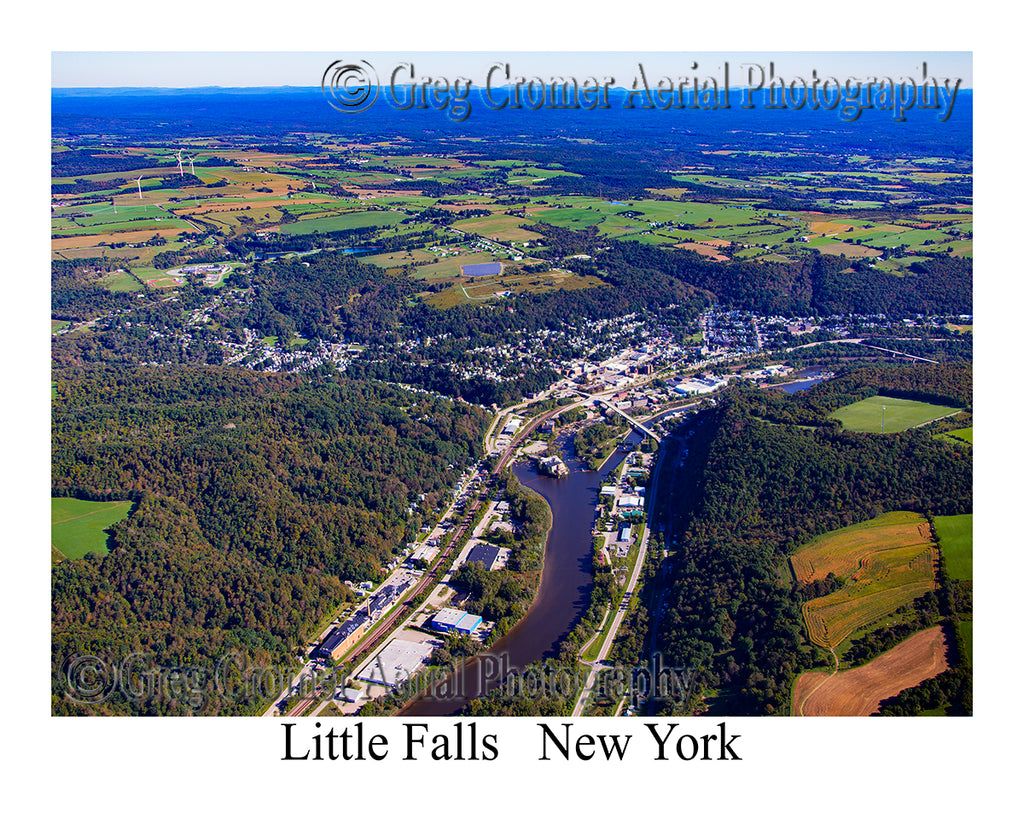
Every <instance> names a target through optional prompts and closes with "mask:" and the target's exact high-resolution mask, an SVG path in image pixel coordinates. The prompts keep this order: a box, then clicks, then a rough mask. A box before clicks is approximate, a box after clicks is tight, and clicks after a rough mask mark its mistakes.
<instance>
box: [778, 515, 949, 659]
mask: <svg viewBox="0 0 1024 819" xmlns="http://www.w3.org/2000/svg"><path fill="white" fill-rule="evenodd" d="M937 560H938V554H937V552H936V550H935V548H934V545H933V544H932V542H931V530H930V528H929V527H928V524H927V522H926V521H925V519H924V518H923V517H922V516H921V515H919V514H916V513H912V512H890V513H888V514H885V515H880V516H879V517H877V518H874V519H873V520H869V521H865V522H864V523H858V524H855V525H854V526H846V527H844V528H842V529H837V530H835V531H833V532H827V533H826V534H824V535H822V536H821V537H818V538H816V539H815V540H813V541H811V542H810V543H809V544H807V545H806V546H804V547H803V548H801V549H799V550H798V551H797V552H796V553H795V554H794V555H793V556H792V557H791V558H790V565H791V566H792V567H793V575H794V577H795V578H796V579H797V581H798V582H800V583H801V584H806V583H810V582H812V581H815V580H821V579H824V578H825V577H827V576H828V575H829V574H834V575H835V576H836V577H837V578H839V579H840V580H841V581H842V582H843V585H842V587H841V588H839V589H838V590H836V591H833V592H832V593H831V594H827V595H825V596H824V597H818V598H815V599H813V600H809V601H808V602H806V603H804V605H803V615H804V622H805V623H806V625H807V633H808V636H809V637H810V639H811V641H812V642H813V643H816V644H817V645H819V646H822V647H823V648H835V647H836V646H838V645H840V644H841V643H842V642H843V640H845V639H846V638H847V637H849V636H850V634H852V633H853V632H854V631H856V630H857V629H858V628H862V627H864V626H867V625H869V624H871V623H873V622H874V621H876V620H878V619H880V618H882V617H884V616H885V615H887V614H889V613H890V612H893V611H895V610H896V609H898V608H899V607H900V606H902V605H905V604H906V603H909V602H910V601H912V600H914V599H915V598H916V597H920V596H921V595H922V594H924V593H925V592H928V591H931V590H932V589H934V588H935V566H936V564H937Z"/></svg>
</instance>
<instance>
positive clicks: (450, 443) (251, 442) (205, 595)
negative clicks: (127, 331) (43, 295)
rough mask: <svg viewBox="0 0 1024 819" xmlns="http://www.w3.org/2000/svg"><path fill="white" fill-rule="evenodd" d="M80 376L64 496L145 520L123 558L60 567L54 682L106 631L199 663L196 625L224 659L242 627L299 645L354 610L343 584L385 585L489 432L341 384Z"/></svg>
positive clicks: (56, 490) (61, 437) (420, 398)
mask: <svg viewBox="0 0 1024 819" xmlns="http://www.w3.org/2000/svg"><path fill="white" fill-rule="evenodd" d="M67 376H68V374H62V373H60V372H56V373H55V376H54V378H55V398H54V401H53V422H52V494H53V495H55V496H57V495H68V496H74V497H79V498H83V499H88V500H112V499H128V500H133V501H136V503H137V508H136V510H135V512H133V514H132V515H131V516H130V517H129V518H128V520H127V521H126V522H125V523H124V524H122V525H121V527H120V528H119V529H118V530H117V531H115V533H114V536H113V538H112V542H111V546H112V550H111V553H110V554H109V555H107V556H105V557H90V558H87V559H86V560H78V561H66V562H64V563H62V564H60V566H58V567H57V568H56V569H55V570H54V595H53V623H54V648H53V651H54V655H53V656H54V663H55V673H57V672H58V670H59V669H57V668H56V664H57V663H58V662H59V658H60V657H62V656H64V653H65V652H69V651H71V650H72V648H76V649H82V650H84V648H85V645H84V643H83V641H86V640H94V641H99V640H100V637H99V636H96V635H103V640H105V641H106V642H105V643H104V647H105V648H106V649H108V650H109V651H110V652H111V653H112V654H114V655H116V656H118V657H120V656H122V655H123V654H124V653H126V652H127V651H129V650H131V649H132V647H133V646H141V647H142V649H141V650H146V651H150V650H152V651H157V646H158V645H159V647H160V650H168V651H169V650H170V649H169V647H170V646H172V645H174V646H177V649H176V650H180V651H184V652H186V653H187V650H186V648H185V646H186V644H188V643H190V639H191V638H190V637H189V634H187V633H186V632H188V631H189V629H192V630H196V629H204V628H206V629H211V630H212V631H211V632H210V635H211V636H209V638H208V639H209V640H210V641H212V642H210V643H209V646H210V651H214V650H215V649H219V648H223V646H224V645H233V643H232V640H233V639H234V638H231V639H229V636H228V635H226V634H221V635H220V636H219V637H218V636H217V635H218V633H219V632H220V631H230V630H232V629H239V628H244V629H255V630H256V631H258V632H261V633H264V632H265V633H266V634H268V635H272V636H273V638H274V639H273V640H271V643H272V646H271V647H272V648H273V649H274V650H276V651H278V653H280V651H282V650H284V649H291V648H292V647H293V646H295V645H300V644H302V641H303V640H304V639H308V638H309V636H310V635H309V634H307V633H306V632H305V629H306V628H309V627H310V624H312V623H315V622H316V621H317V620H318V619H319V618H320V616H322V614H323V613H324V611H326V609H327V608H329V607H330V606H331V605H336V604H337V603H339V602H340V601H341V600H342V599H343V588H344V587H343V586H341V584H340V581H341V580H363V579H371V578H376V577H378V576H379V572H380V570H381V567H382V566H383V565H384V564H385V563H386V562H388V561H389V560H390V559H391V558H392V557H393V553H394V552H395V551H396V550H399V549H401V547H403V546H404V544H405V542H406V539H407V536H408V535H409V533H410V529H411V530H412V531H415V528H414V527H417V526H418V525H419V522H420V520H422V515H423V514H424V513H428V512H429V510H430V509H432V508H433V504H434V503H436V502H437V501H438V500H439V499H440V498H441V497H442V496H443V495H444V494H445V493H446V492H447V490H448V489H450V486H451V484H452V483H453V481H454V476H456V475H457V474H458V471H459V470H460V469H462V468H463V467H465V466H466V465H467V464H469V463H470V462H472V461H474V460H476V459H477V458H479V456H480V454H481V453H480V452H479V451H478V450H479V446H480V444H479V442H480V439H481V437H482V433H483V426H484V424H485V422H486V417H485V415H484V413H483V412H481V411H480V410H478V409H476V408H473V407H471V406H469V405H466V404H459V403H452V402H450V401H447V400H443V399H440V398H437V397H434V396H429V395H423V394H416V395H411V394H409V393H407V392H405V391H402V390H399V389H396V388H392V387H388V386H386V385H382V384H356V383H352V382H350V381H347V380H344V379H341V378H339V377H338V376H336V375H334V374H332V373H330V372H327V371H323V372H314V373H312V374H308V375H302V376H299V375H291V376H277V375H263V374H258V373H252V372H248V371H244V370H237V369H229V368H219V367H204V368H190V367H164V368H139V369H137V370H132V371H125V370H124V369H121V368H114V367H108V366H102V365H96V366H93V367H90V368H86V369H85V370H82V371H79V372H76V373H75V374H74V377H67ZM420 495H422V496H423V497H422V498H419V496H420ZM410 506H413V509H414V511H412V512H411V511H410ZM201 567H206V568H201ZM190 572H191V573H192V576H189V573H190ZM193 584H198V585H199V586H202V587H203V589H202V590H199V589H194V588H193V587H192V586H193ZM296 584H298V585H296ZM307 585H308V588H306V586H307ZM108 587H109V589H110V591H109V593H108V592H107V591H105V590H106V589H108ZM287 588H291V589H292V591H290V592H288V595H289V596H288V599H287V600H285V599H284V598H282V597H281V594H283V593H284V592H283V591H282V590H285V589H287ZM267 595H271V597H268V596H267ZM122 598H123V599H122ZM272 598H273V599H274V600H277V601H278V602H279V603H283V602H288V601H291V602H289V603H288V605H272V604H271V599H272ZM197 601H199V602H197ZM202 601H208V602H202ZM86 626H88V628H85V627H86ZM88 635H93V636H88ZM268 639H269V638H268ZM203 645H206V644H205V643H203ZM261 645H262V644H261ZM93 653H95V652H93ZM168 656H169V655H168ZM211 656H212V655H211ZM182 661H184V660H182Z"/></svg>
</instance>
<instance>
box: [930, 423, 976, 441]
mask: <svg viewBox="0 0 1024 819" xmlns="http://www.w3.org/2000/svg"><path fill="white" fill-rule="evenodd" d="M935 437H936V438H946V439H949V440H952V441H955V442H957V443H966V444H971V445H972V446H973V445H974V427H965V428H964V429H954V430H950V431H949V432H940V433H939V434H938V435H936V436H935Z"/></svg>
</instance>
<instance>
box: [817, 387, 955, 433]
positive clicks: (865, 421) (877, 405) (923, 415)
mask: <svg viewBox="0 0 1024 819" xmlns="http://www.w3.org/2000/svg"><path fill="white" fill-rule="evenodd" d="M883 407H884V410H883ZM958 411H959V410H957V409H956V408H955V407H943V406H939V405H938V404H927V403H925V402H923V401H909V400H907V399H905V398H887V397H885V396H882V395H873V396H871V397H870V398H865V399H864V400H863V401H858V402H857V403H855V404H849V405H847V406H845V407H840V408H839V409H837V410H836V411H835V412H833V413H832V414H831V415H830V416H829V417H830V418H835V419H837V420H838V421H840V422H841V423H842V425H843V426H844V427H845V428H846V429H848V430H850V431H851V432H885V433H893V432H902V431H903V430H905V429H910V427H917V426H921V425H923V424H927V423H929V422H930V421H934V420H936V419H938V418H944V417H945V416H947V415H954V414H956V413H957V412H958ZM883 412H884V422H885V426H884V428H883V426H882V422H883Z"/></svg>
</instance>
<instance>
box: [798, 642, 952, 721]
mask: <svg viewBox="0 0 1024 819" xmlns="http://www.w3.org/2000/svg"><path fill="white" fill-rule="evenodd" d="M946 649H947V645H946V637H945V634H944V633H943V631H942V627H941V626H934V627H933V628H929V629H925V630H924V631H919V632H918V633H917V634H915V635H913V636H912V637H908V638H907V639H906V640H904V641H903V642H902V643H900V644H899V645H898V646H896V648H894V649H892V650H890V651H887V652H886V653H885V654H883V655H881V656H880V657H876V658H875V659H874V660H872V661H871V662H870V663H868V664H867V665H862V666H860V667H859V668H852V669H850V670H849V671H840V672H839V673H838V674H835V675H833V676H831V677H829V675H828V674H827V673H825V672H823V671H808V672H806V673H804V674H801V675H800V676H799V677H798V678H797V681H796V683H795V684H794V685H793V713H794V714H797V715H802V716H806V717H866V716H869V715H871V714H873V713H874V712H875V711H877V710H878V705H879V703H880V702H881V701H882V700H884V699H886V698H887V697H892V696H895V695H896V694H898V693H899V692H900V691H902V690H903V689H904V688H911V687H913V686H915V685H917V684H919V683H921V682H924V680H930V679H931V678H932V677H936V676H938V675H939V674H941V673H942V672H943V671H946V670H947V669H948V668H949V663H948V662H947V660H946ZM823 679H824V680H825V681H824V683H822V680H823ZM819 684H820V686H819ZM805 700H806V701H805ZM801 706H802V708H801Z"/></svg>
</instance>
